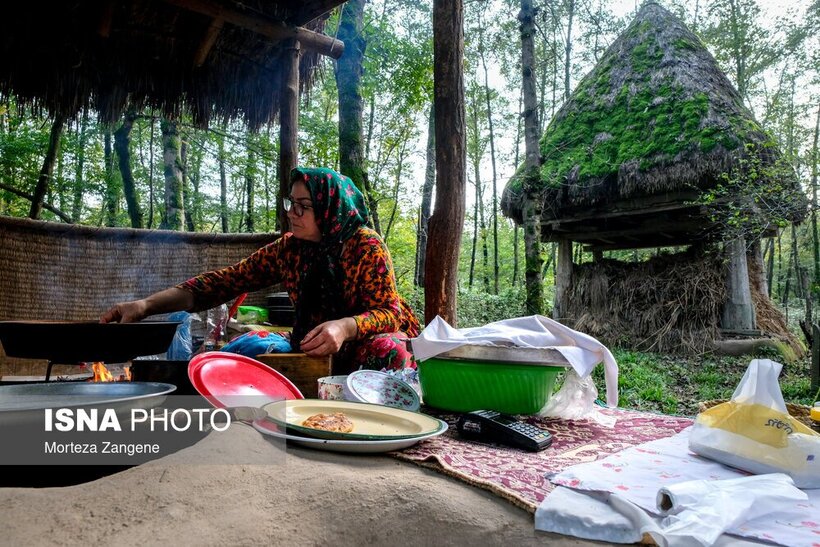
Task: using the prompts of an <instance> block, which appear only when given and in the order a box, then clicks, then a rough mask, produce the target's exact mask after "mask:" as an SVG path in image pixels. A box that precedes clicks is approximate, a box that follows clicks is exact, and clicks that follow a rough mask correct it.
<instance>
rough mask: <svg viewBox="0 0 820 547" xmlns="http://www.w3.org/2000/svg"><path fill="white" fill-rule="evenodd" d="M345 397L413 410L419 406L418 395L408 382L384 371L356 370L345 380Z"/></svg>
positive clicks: (350, 399)
mask: <svg viewBox="0 0 820 547" xmlns="http://www.w3.org/2000/svg"><path fill="white" fill-rule="evenodd" d="M345 399H347V400H348V401H359V402H361V403H372V404H374V405H386V406H393V407H396V408H402V409H404V410H410V411H411V412H415V411H417V410H418V409H419V407H420V406H421V403H420V401H419V395H418V393H416V390H414V389H413V388H412V387H410V384H408V383H407V382H405V381H404V380H400V379H399V378H396V377H395V376H392V375H390V374H387V373H386V372H378V371H375V370H358V371H356V372H351V373H350V374H349V375H348V376H347V381H346V382H345Z"/></svg>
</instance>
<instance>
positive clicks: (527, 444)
mask: <svg viewBox="0 0 820 547" xmlns="http://www.w3.org/2000/svg"><path fill="white" fill-rule="evenodd" d="M457 429H458V432H459V434H460V435H461V436H462V437H464V438H465V439H472V440H475V441H482V442H493V443H498V444H505V445H508V446H512V447H514V448H521V449H523V450H529V451H530V452H538V451H541V450H544V449H545V448H547V447H548V446H549V445H551V444H552V435H550V432H549V431H546V430H544V429H541V428H538V427H535V426H534V425H530V424H528V423H526V422H522V421H520V420H516V419H515V417H513V416H508V415H506V414H501V413H500V412H495V411H493V410H476V411H475V412H470V413H468V414H464V415H462V416H461V418H459V420H458V426H457Z"/></svg>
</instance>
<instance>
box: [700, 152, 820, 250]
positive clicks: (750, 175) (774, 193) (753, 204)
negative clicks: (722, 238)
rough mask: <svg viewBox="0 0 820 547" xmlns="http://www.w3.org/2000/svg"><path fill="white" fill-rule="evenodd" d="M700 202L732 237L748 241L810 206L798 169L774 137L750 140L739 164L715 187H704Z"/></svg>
mask: <svg viewBox="0 0 820 547" xmlns="http://www.w3.org/2000/svg"><path fill="white" fill-rule="evenodd" d="M699 202H700V203H701V204H703V205H705V206H706V207H707V210H708V212H709V215H710V217H711V220H712V221H713V222H715V223H718V224H720V225H721V226H722V229H723V232H724V233H726V234H727V235H728V236H729V237H732V236H743V237H746V238H747V239H748V240H752V239H755V238H759V237H761V236H762V235H763V234H765V233H767V232H770V231H771V229H772V228H784V227H785V226H787V225H788V223H789V222H790V221H792V220H796V219H799V218H800V217H801V216H802V215H803V214H804V213H805V209H806V198H805V195H804V194H803V192H802V189H801V188H800V185H799V183H797V181H796V180H795V176H794V170H793V168H792V167H791V165H789V164H788V163H787V162H786V161H785V160H784V159H783V157H782V156H780V153H779V152H778V151H777V149H776V144H775V142H774V141H772V140H769V141H766V142H764V143H762V144H755V143H747V144H746V145H745V150H744V154H743V155H741V156H739V157H738V159H737V163H736V166H735V167H733V168H732V169H731V170H730V171H727V172H724V173H722V174H721V175H720V177H719V178H718V182H717V184H716V185H715V186H714V187H712V188H710V189H707V190H704V191H703V192H702V193H701V196H700V199H699Z"/></svg>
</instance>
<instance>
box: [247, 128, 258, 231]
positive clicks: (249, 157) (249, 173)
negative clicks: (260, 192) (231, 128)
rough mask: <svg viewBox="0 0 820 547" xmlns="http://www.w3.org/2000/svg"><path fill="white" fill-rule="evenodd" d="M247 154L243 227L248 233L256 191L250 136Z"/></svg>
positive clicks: (251, 228) (252, 227)
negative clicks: (245, 206)
mask: <svg viewBox="0 0 820 547" xmlns="http://www.w3.org/2000/svg"><path fill="white" fill-rule="evenodd" d="M247 144H248V155H247V161H246V162H245V196H246V197H245V202H246V205H247V208H246V209H245V229H246V230H247V231H248V233H253V232H254V223H253V211H254V208H255V202H254V199H253V197H254V196H253V194H254V192H255V191H256V190H255V188H254V186H255V185H254V180H253V175H254V173H253V171H254V165H253V150H252V146H251V144H252V143H251V138H250V136H248V143H247Z"/></svg>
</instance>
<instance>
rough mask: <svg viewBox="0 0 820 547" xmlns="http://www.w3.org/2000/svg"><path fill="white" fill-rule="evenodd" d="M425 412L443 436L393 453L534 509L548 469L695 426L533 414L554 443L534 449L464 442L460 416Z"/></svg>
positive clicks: (651, 417) (633, 417)
mask: <svg viewBox="0 0 820 547" xmlns="http://www.w3.org/2000/svg"><path fill="white" fill-rule="evenodd" d="M422 412H425V413H427V414H431V415H433V416H437V417H439V418H441V419H442V420H445V421H446V422H447V423H448V424H450V429H449V430H448V431H447V432H446V433H445V434H444V435H441V436H440V437H436V438H434V439H430V440H427V441H423V442H421V443H419V444H417V445H415V446H413V447H410V448H408V449H406V450H403V451H401V452H394V453H392V455H393V456H394V457H396V458H399V459H401V460H406V461H410V462H413V463H416V464H419V465H422V466H424V467H428V468H430V469H435V470H437V471H439V472H442V473H445V474H447V475H450V476H452V477H455V478H457V479H459V480H462V481H464V482H467V483H469V484H472V485H474V486H478V487H480V488H484V489H486V490H489V491H491V492H493V493H495V494H497V495H499V496H501V497H503V498H505V499H507V500H509V501H511V502H512V503H514V504H515V505H517V506H519V507H521V508H523V509H526V510H527V511H530V512H531V513H535V509H536V508H537V507H538V504H539V503H541V500H543V499H544V498H545V497H546V496H547V494H549V492H550V491H551V490H552V489H553V485H552V484H550V482H549V481H548V480H547V479H546V478H544V475H545V474H546V473H557V472H559V471H563V470H564V469H566V468H568V467H571V466H573V465H576V464H579V463H584V462H590V461H595V460H598V459H601V458H604V457H606V456H609V455H610V454H614V453H615V452H619V451H621V450H623V449H625V448H629V447H630V446H635V445H638V444H643V443H645V442H649V441H653V440H655V439H662V438H665V437H670V436H672V435H674V434H676V433H679V432H680V431H682V430H683V429H686V428H687V427H689V426H690V425H692V420H691V419H690V418H682V417H677V416H663V415H659V414H649V413H646V412H636V411H630V410H620V409H603V410H602V412H604V413H606V414H610V415H613V416H615V417H616V418H617V419H618V421H617V422H616V424H615V427H614V428H608V427H604V426H601V425H599V424H597V423H595V422H592V421H590V420H575V421H569V420H566V421H563V420H555V419H547V418H528V419H527V421H528V422H530V423H531V424H533V425H536V426H539V427H542V428H544V429H547V430H548V431H549V432H550V433H552V436H553V442H552V446H550V447H549V448H548V449H546V450H544V451H542V452H536V453H533V452H525V451H523V450H516V449H512V448H506V447H502V446H499V445H494V444H484V443H476V442H467V441H463V440H461V439H459V438H458V434H457V433H456V428H455V425H456V421H457V420H458V415H457V414H444V413H439V412H437V411H434V410H431V409H422Z"/></svg>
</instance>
